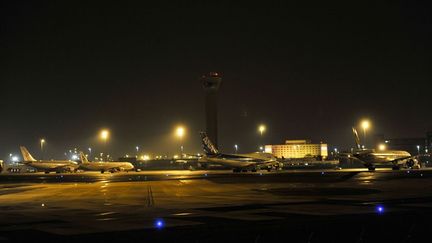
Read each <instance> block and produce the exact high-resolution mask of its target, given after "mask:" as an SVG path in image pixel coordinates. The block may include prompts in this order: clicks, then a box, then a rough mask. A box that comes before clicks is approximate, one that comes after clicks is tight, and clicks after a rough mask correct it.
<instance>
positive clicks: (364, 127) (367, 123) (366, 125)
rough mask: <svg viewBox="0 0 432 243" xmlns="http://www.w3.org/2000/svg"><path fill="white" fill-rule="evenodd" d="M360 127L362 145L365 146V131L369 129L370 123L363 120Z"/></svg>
mask: <svg viewBox="0 0 432 243" xmlns="http://www.w3.org/2000/svg"><path fill="white" fill-rule="evenodd" d="M361 127H362V128H363V138H364V144H365V145H366V130H367V129H369V127H370V122H369V121H368V120H363V121H362V122H361Z"/></svg>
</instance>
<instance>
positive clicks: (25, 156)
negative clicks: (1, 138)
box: [20, 146, 36, 162]
mask: <svg viewBox="0 0 432 243" xmlns="http://www.w3.org/2000/svg"><path fill="white" fill-rule="evenodd" d="M20 150H21V154H22V156H23V160H24V162H30V161H36V160H35V159H34V158H33V156H32V155H31V154H30V152H29V151H28V150H27V148H26V147H24V146H20Z"/></svg>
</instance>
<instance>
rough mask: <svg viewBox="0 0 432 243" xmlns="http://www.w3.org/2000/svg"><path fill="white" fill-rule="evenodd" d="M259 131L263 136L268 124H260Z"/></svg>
mask: <svg viewBox="0 0 432 243" xmlns="http://www.w3.org/2000/svg"><path fill="white" fill-rule="evenodd" d="M258 131H259V132H260V135H261V136H262V135H263V133H264V132H265V131H266V126H265V125H264V124H261V125H259V126H258Z"/></svg>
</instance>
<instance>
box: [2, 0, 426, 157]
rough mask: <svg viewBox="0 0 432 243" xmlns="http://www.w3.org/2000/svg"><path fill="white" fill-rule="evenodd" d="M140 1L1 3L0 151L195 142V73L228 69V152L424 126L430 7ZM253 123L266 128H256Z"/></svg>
mask: <svg viewBox="0 0 432 243" xmlns="http://www.w3.org/2000/svg"><path fill="white" fill-rule="evenodd" d="M145 2H146V1H140V3H139V4H137V3H128V2H126V1H117V4H113V5H108V4H107V3H104V4H101V3H92V2H90V1H83V2H80V1H58V2H57V3H38V2H37V1H33V2H32V3H22V2H21V3H20V2H19V1H3V3H1V10H0V11H1V12H0V24H1V30H0V60H1V67H0V70H1V71H0V90H1V99H0V114H1V119H0V134H1V136H0V159H1V158H3V159H7V156H8V154H9V153H18V148H19V145H26V146H27V147H28V148H29V149H30V151H34V154H35V155H38V154H39V147H38V144H39V139H40V138H41V137H44V138H46V140H47V144H46V153H48V154H49V156H50V157H56V158H64V156H63V157H61V156H62V154H63V153H64V152H65V151H66V150H68V149H70V148H75V147H76V148H78V149H86V148H88V147H93V148H94V149H95V150H96V151H98V150H101V149H102V148H101V145H102V144H101V142H99V141H98V140H97V133H98V131H99V130H100V129H101V128H103V127H106V128H109V129H110V130H111V133H112V137H111V140H110V141H109V143H108V146H109V149H110V151H111V153H113V154H114V155H115V156H120V155H122V154H125V153H133V151H134V148H135V146H136V145H139V146H140V147H141V150H142V151H144V152H153V153H172V152H174V151H176V150H178V146H179V144H180V142H179V141H177V140H175V139H174V137H173V135H172V134H173V129H174V127H175V125H176V124H184V125H185V126H186V127H187V128H188V130H187V137H186V138H184V144H185V151H186V152H190V153H192V152H198V151H201V150H200V139H199V133H198V132H199V131H201V130H204V128H205V121H204V93H203V90H202V86H201V83H200V82H199V77H200V76H201V75H202V74H204V73H207V72H209V71H217V72H219V73H221V74H222V76H223V83H222V86H221V90H220V96H219V98H220V103H219V111H220V114H219V140H220V147H221V149H222V150H224V151H225V152H233V150H234V148H233V146H234V144H235V143H237V144H238V145H239V152H250V151H254V150H256V149H257V146H258V144H262V143H283V141H284V140H285V139H289V138H292V139H298V138H311V139H312V140H313V141H315V142H319V141H324V142H327V143H329V144H331V145H337V146H338V147H340V148H349V147H351V146H353V141H352V135H351V132H350V127H351V126H352V125H357V124H358V122H359V120H360V119H361V118H363V117H368V118H370V119H371V122H372V129H371V131H370V133H371V134H378V133H382V134H385V135H386V136H388V137H419V136H424V134H425V132H426V131H428V130H432V112H431V108H430V107H431V102H430V95H431V90H432V89H431V88H432V84H431V82H432V78H431V77H432V76H431V66H432V65H431V64H432V63H431V54H432V48H431V43H432V38H431V31H432V17H431V16H432V15H431V12H432V8H430V6H425V5H424V4H423V3H421V2H420V1H408V0H407V1H394V3H391V4H390V3H386V4H384V3H378V2H381V1H377V2H372V3H367V1H345V2H346V3H341V2H342V1H341V2H338V3H332V2H329V1H317V3H314V2H309V1H297V3H296V2H295V1H289V2H290V3H285V4H276V5H271V6H270V5H269V6H260V5H257V6H246V5H232V4H229V5H222V4H220V5H204V4H190V5H188V4H183V5H180V4H178V5H166V6H163V5H160V6H150V5H148V4H146V3H145ZM259 123H265V124H266V125H267V127H268V129H267V132H266V133H265V134H264V137H263V138H260V136H259V133H258V132H257V126H258V124H259Z"/></svg>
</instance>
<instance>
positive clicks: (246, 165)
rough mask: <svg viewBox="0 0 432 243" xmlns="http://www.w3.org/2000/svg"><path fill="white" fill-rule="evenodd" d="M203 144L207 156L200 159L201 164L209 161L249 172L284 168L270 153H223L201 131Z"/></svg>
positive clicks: (234, 170)
mask: <svg viewBox="0 0 432 243" xmlns="http://www.w3.org/2000/svg"><path fill="white" fill-rule="evenodd" d="M201 139H202V146H203V149H204V153H205V156H202V157H201V158H199V159H198V162H199V163H201V164H205V163H209V164H215V165H221V166H224V167H228V168H232V169H233V172H241V171H242V172H247V171H248V170H250V171H252V172H256V171H257V170H261V169H266V170H268V171H271V170H272V169H278V168H282V163H279V162H278V161H277V160H276V157H274V156H273V155H272V154H269V153H248V154H223V153H220V152H219V151H218V150H217V149H216V147H215V146H214V145H213V143H212V142H211V141H210V139H209V138H208V137H207V134H206V133H204V132H201Z"/></svg>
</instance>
